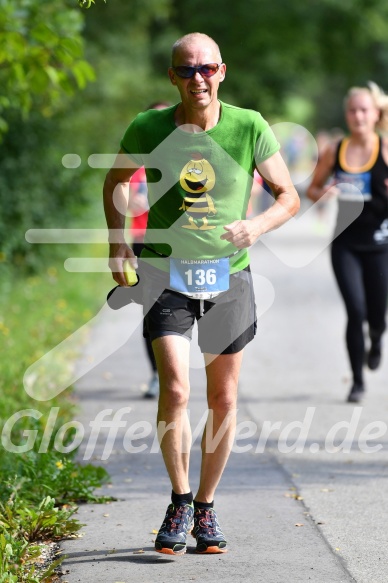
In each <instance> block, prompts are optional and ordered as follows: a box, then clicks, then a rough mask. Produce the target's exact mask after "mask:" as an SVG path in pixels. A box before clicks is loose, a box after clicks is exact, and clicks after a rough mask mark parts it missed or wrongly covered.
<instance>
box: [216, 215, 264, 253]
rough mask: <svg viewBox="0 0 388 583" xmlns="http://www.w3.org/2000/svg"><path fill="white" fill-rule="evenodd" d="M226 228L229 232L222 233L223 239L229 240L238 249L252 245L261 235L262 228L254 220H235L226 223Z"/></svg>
mask: <svg viewBox="0 0 388 583" xmlns="http://www.w3.org/2000/svg"><path fill="white" fill-rule="evenodd" d="M224 229H225V230H226V231H227V232H226V233H224V234H223V235H221V239H224V240H225V241H229V243H232V244H233V245H234V246H235V247H237V249H246V248H247V247H250V246H251V245H253V243H255V241H256V240H257V239H258V238H259V236H260V235H261V232H260V230H259V229H258V227H257V225H256V224H255V223H254V222H253V221H252V220H245V221H233V223H230V224H229V225H225V226H224Z"/></svg>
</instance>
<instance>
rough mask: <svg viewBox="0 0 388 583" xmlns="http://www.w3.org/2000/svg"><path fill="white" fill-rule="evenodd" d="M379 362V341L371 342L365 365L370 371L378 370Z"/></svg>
mask: <svg viewBox="0 0 388 583" xmlns="http://www.w3.org/2000/svg"><path fill="white" fill-rule="evenodd" d="M380 362H381V341H380V340H376V341H374V342H373V341H372V344H371V347H370V350H369V352H368V358H367V364H368V367H369V368H370V370H376V369H377V368H379V366H380Z"/></svg>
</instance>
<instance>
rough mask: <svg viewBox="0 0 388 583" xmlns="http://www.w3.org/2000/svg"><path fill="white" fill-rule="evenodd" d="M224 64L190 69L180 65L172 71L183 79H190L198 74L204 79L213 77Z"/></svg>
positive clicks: (209, 64)
mask: <svg viewBox="0 0 388 583" xmlns="http://www.w3.org/2000/svg"><path fill="white" fill-rule="evenodd" d="M221 65H222V63H220V64H219V65H218V64H217V63H208V64H207V65H200V66H199V67H189V65H178V67H172V70H173V71H174V73H176V75H178V77H182V78H183V79H190V78H191V77H194V75H195V74H196V73H197V72H198V73H200V75H202V77H213V75H215V74H216V73H217V71H218V69H219V68H220V67H221Z"/></svg>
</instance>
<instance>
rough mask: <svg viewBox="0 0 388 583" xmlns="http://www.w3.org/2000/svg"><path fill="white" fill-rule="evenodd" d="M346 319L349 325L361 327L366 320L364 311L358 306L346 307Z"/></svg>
mask: <svg viewBox="0 0 388 583" xmlns="http://www.w3.org/2000/svg"><path fill="white" fill-rule="evenodd" d="M348 319H349V324H350V325H355V326H362V323H363V322H364V321H365V319H366V310H365V308H364V307H363V306H361V305H359V304H353V305H351V306H348Z"/></svg>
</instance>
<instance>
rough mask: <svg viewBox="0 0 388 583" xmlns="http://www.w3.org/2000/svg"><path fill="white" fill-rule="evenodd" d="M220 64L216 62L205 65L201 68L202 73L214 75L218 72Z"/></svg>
mask: <svg viewBox="0 0 388 583" xmlns="http://www.w3.org/2000/svg"><path fill="white" fill-rule="evenodd" d="M218 69H219V66H218V65H217V64H216V63H210V65H203V66H202V67H201V68H200V72H201V75H205V77H212V76H213V75H215V74H216V73H217V71H218Z"/></svg>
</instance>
